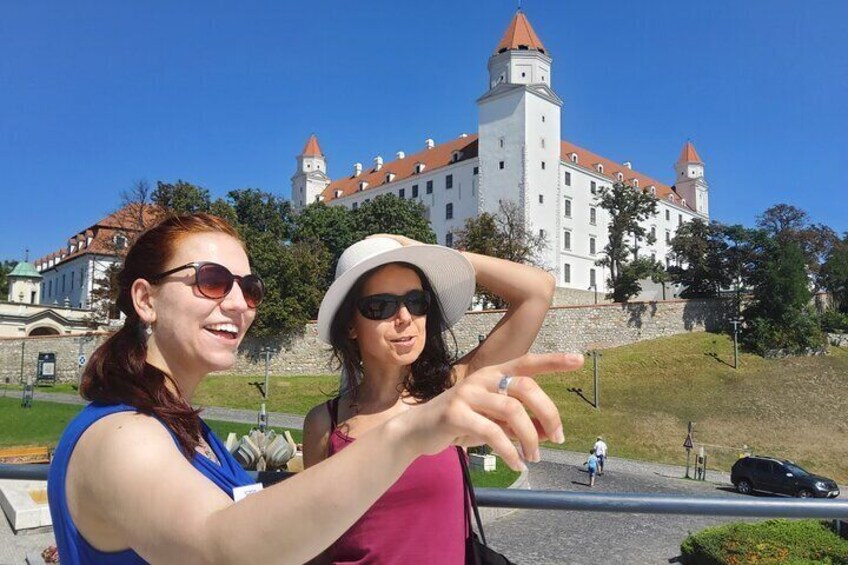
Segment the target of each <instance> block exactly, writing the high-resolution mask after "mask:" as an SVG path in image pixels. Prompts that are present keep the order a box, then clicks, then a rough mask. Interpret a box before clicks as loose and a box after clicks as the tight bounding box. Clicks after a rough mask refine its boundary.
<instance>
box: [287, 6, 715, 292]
mask: <svg viewBox="0 0 848 565" xmlns="http://www.w3.org/2000/svg"><path fill="white" fill-rule="evenodd" d="M488 69H489V85H488V91H487V92H486V93H485V94H483V95H482V96H481V97H480V98H479V99H478V100H477V105H478V132H477V134H476V135H466V134H461V135H460V136H459V137H458V138H456V139H453V140H450V141H447V142H444V143H440V144H438V145H437V144H435V143H434V141H433V140H432V139H427V140H426V141H425V142H424V145H423V147H422V148H421V150H419V151H417V152H416V153H413V154H410V155H407V154H406V153H404V152H398V153H397V154H396V155H395V156H394V159H392V160H390V161H386V160H384V159H383V158H382V157H381V156H377V157H375V158H374V161H373V166H371V167H368V168H363V167H362V165H361V164H360V163H356V164H355V165H354V166H353V167H352V169H351V170H350V172H349V174H348V175H346V176H343V177H341V178H337V179H335V180H331V179H330V177H329V176H328V171H327V165H326V158H325V156H324V154H323V153H322V152H321V149H320V147H319V145H318V141H317V138H316V137H315V136H314V135H313V136H311V137H310V138H309V140H308V141H307V145H306V147H305V148H304V151H303V153H302V154H301V155H300V156H298V158H297V161H298V169H297V171H296V172H295V174H294V176H293V177H292V202H293V204H294V205H295V207H303V206H305V205H307V204H309V203H312V202H315V201H324V202H326V203H328V204H335V205H343V206H347V207H349V208H356V207H358V206H360V205H361V204H362V203H364V202H367V201H369V200H370V199H372V198H375V197H376V196H379V195H382V194H388V193H391V194H395V195H397V196H399V197H401V198H413V199H416V200H418V201H421V202H423V203H424V204H425V205H426V207H427V208H428V211H429V220H430V222H431V225H432V228H433V231H434V232H435V233H436V236H437V238H438V241H439V243H442V244H445V245H453V233H454V232H455V231H457V230H459V229H462V227H463V225H464V222H465V220H466V219H467V218H469V217H473V216H476V215H478V214H480V213H481V212H491V213H495V212H497V210H498V207H499V203H500V202H501V201H505V200H510V201H513V202H515V203H517V204H518V205H519V207H520V209H521V210H522V212H523V214H524V218H525V221H526V222H527V225H528V226H529V227H530V228H531V229H533V230H534V231H537V232H539V233H542V234H543V235H544V236H545V238H546V240H547V242H548V247H547V249H546V250H545V253H544V256H543V257H542V261H543V263H544V264H545V265H546V266H547V268H548V269H549V270H550V271H551V272H553V273H555V274H556V278H557V285H558V286H559V287H561V288H564V289H573V290H580V291H589V290H593V291H594V290H596V291H597V292H598V293H605V292H606V291H607V288H606V286H607V285H606V277H607V273H606V272H605V270H604V269H602V268H601V267H598V266H596V265H595V262H596V261H597V260H598V259H599V258H600V257H601V253H602V250H603V248H604V246H606V244H607V227H608V223H609V218H608V216H607V213H606V211H604V210H603V209H601V208H600V207H599V206H598V205H597V201H598V196H599V195H600V191H601V190H602V189H603V188H604V187H609V186H611V185H612V184H613V183H614V182H624V183H627V184H628V185H630V186H633V188H634V189H639V190H643V191H646V192H649V193H651V194H653V195H654V196H656V197H657V199H658V203H659V206H658V214H657V215H656V216H655V217H653V218H650V219H649V220H648V221H647V222H646V225H645V227H646V228H647V230H648V231H649V232H651V233H653V234H654V235H655V236H656V242H655V243H654V244H653V245H651V246H647V247H644V248H642V249H641V250H640V254H643V256H644V254H648V255H650V256H653V257H655V258H656V259H657V260H658V261H661V262H663V263H665V264H666V265H669V264H671V263H672V262H673V258H672V257H671V255H670V241H671V239H672V238H673V237H674V234H675V232H676V230H677V228H678V227H679V226H680V225H682V224H683V222H687V221H690V220H692V219H694V218H702V219H704V220H709V187H708V184H707V182H706V180H705V177H704V164H703V162H702V161H701V159H700V157H699V156H698V154H697V152H696V151H695V148H694V146H693V145H692V143H691V142H686V144H685V145H684V147H683V151H682V152H681V154H680V157H679V158H678V160H677V162H676V164H675V166H674V170H675V181H674V184H673V185H667V184H664V183H662V182H660V181H657V180H655V179H653V178H651V177H649V176H647V175H645V174H642V173H640V172H637V171H635V170H634V169H633V168H632V165H631V163H629V162H625V163H616V162H614V161H612V160H610V159H607V158H605V157H601V156H600V155H598V154H596V153H593V152H591V151H588V150H586V149H584V148H582V147H579V146H577V145H574V144H573V143H571V142H569V141H565V140H563V139H562V131H561V128H562V120H561V108H562V105H563V102H562V99H560V98H559V96H558V95H557V94H556V93H555V92H554V91H553V89H552V88H551V73H552V71H553V60H552V59H551V57H550V55H549V54H548V53H547V51H546V49H545V48H544V45H543V44H542V42H541V41H540V40H539V38H538V36H537V35H536V33H535V32H534V30H533V28H532V27H531V26H530V23H529V21H528V20H527V17H526V16H525V15H524V14H523V13H522V12H521V11H519V12H517V13H516V15H515V16H514V17H513V19H512V22H511V23H510V26H509V28H508V29H507V31H506V33H505V34H504V36H503V38H502V39H501V41H500V43H499V44H498V46H497V48H496V49H495V52H494V53H493V55H492V56H491V57H490V58H489V63H488Z"/></svg>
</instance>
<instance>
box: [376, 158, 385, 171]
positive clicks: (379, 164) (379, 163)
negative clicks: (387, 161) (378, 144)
mask: <svg viewBox="0 0 848 565" xmlns="http://www.w3.org/2000/svg"><path fill="white" fill-rule="evenodd" d="M382 168H383V158H382V157H380V156H379V155H377V156H376V157H374V170H375V171H379V170H380V169H382Z"/></svg>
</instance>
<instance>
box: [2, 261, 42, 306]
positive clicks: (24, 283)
mask: <svg viewBox="0 0 848 565" xmlns="http://www.w3.org/2000/svg"><path fill="white" fill-rule="evenodd" d="M41 279H42V276H41V274H40V273H39V272H38V271H37V270H35V267H33V266H32V265H31V264H30V263H28V262H27V261H21V262H20V263H18V264H17V265H15V268H14V269H12V272H11V273H9V274H8V275H6V280H8V281H9V298H8V300H9V302H16V303H20V304H38V303H39V302H40V301H41Z"/></svg>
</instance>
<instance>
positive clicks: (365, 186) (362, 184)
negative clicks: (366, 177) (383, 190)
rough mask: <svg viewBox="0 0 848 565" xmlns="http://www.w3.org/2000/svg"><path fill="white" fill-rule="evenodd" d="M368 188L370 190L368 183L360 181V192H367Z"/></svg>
mask: <svg viewBox="0 0 848 565" xmlns="http://www.w3.org/2000/svg"><path fill="white" fill-rule="evenodd" d="M366 188H368V182H367V181H360V183H359V191H360V192H362V191H363V190H365V189H366Z"/></svg>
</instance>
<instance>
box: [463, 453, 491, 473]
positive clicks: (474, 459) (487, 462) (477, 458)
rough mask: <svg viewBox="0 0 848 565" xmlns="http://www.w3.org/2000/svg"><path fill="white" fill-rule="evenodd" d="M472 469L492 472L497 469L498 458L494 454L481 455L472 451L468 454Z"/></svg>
mask: <svg viewBox="0 0 848 565" xmlns="http://www.w3.org/2000/svg"><path fill="white" fill-rule="evenodd" d="M468 458H469V462H470V464H471V465H470V466H471V469H472V470H474V471H485V472H486V473H490V472H492V471H494V470H495V466H496V465H497V459H495V456H494V455H491V454H489V455H480V454H477V453H472V454H470V455H469V456H468Z"/></svg>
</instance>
